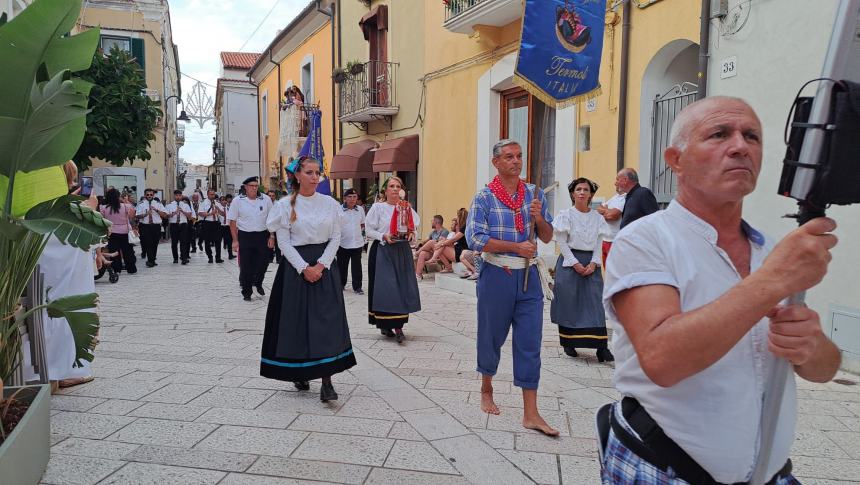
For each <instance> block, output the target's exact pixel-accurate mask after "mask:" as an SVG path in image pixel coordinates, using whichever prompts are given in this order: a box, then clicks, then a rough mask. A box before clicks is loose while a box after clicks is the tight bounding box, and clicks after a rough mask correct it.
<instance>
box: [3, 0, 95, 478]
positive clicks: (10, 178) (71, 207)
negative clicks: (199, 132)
mask: <svg viewBox="0 0 860 485" xmlns="http://www.w3.org/2000/svg"><path fill="white" fill-rule="evenodd" d="M80 8H81V0H35V1H34V2H33V3H32V4H31V5H30V6H28V7H27V8H25V9H24V10H23V11H22V12H21V13H20V14H19V15H18V16H16V17H15V18H14V19H13V20H11V21H8V22H7V19H6V17H5V16H3V17H0V66H3V68H4V72H5V74H4V75H3V81H2V82H0V477H3V478H2V482H3V483H16V484H18V483H20V484H29V483H38V482H39V479H40V478H41V476H42V474H43V473H44V471H45V468H46V466H47V462H48V457H49V454H50V447H49V429H50V422H49V409H50V403H49V401H50V389H49V388H48V386H46V385H42V386H19V387H5V388H4V385H3V382H4V381H5V382H9V380H10V378H11V377H12V375H13V374H15V372H16V370H18V368H19V367H20V366H21V365H22V352H21V334H20V330H19V326H20V325H21V323H22V322H23V321H24V320H25V319H26V318H27V316H28V315H30V314H33V313H35V312H41V311H47V313H48V315H49V316H51V317H55V318H56V317H65V318H66V319H67V320H68V322H69V326H70V327H71V329H72V333H73V335H74V340H75V347H76V349H77V350H76V356H75V359H76V360H75V364H77V363H78V362H80V361H81V359H83V360H88V361H92V358H93V356H92V353H91V352H90V350H89V346H90V343H91V342H92V338H93V336H94V335H95V333H96V331H97V330H98V316H97V314H96V313H95V312H94V311H85V310H89V309H94V308H95V306H96V303H97V295H96V294H94V293H93V294H88V295H77V296H71V297H66V298H58V299H56V300H53V301H49V302H47V303H45V304H41V305H30V308H24V307H22V305H21V301H22V298H21V296H22V294H23V291H24V288H25V285H26V283H27V281H28V280H29V279H30V277H31V276H32V274H33V271H34V269H35V267H36V264H37V262H38V260H39V256H40V255H41V254H42V251H43V250H44V248H45V244H46V241H47V239H48V238H49V237H55V238H57V239H58V240H60V241H61V242H62V243H64V244H69V245H72V246H74V247H77V248H80V249H81V250H89V248H90V246H92V245H93V244H95V243H97V242H98V241H100V240H101V239H102V238H103V237H104V236H105V235H106V233H107V228H108V226H109V225H110V224H109V223H108V222H107V221H105V220H104V219H103V218H102V217H101V215H99V214H98V213H97V212H94V211H93V210H91V209H90V208H89V207H87V206H85V205H82V202H83V199H82V198H80V197H76V196H72V195H68V193H67V192H68V191H67V187H66V185H65V177H63V175H62V169H61V166H62V165H63V164H64V163H65V162H66V161H67V160H69V159H71V158H72V156H73V155H74V154H75V152H76V151H77V149H78V147H79V146H80V144H81V141H82V140H83V136H84V133H85V131H86V115H87V112H88V109H87V102H88V94H89V90H90V88H91V85H90V84H88V83H86V82H85V81H82V80H80V79H76V78H75V77H73V73H75V72H79V71H83V70H85V69H87V68H88V67H89V66H90V63H91V62H92V58H93V53H94V52H95V49H96V45H97V44H98V40H99V31H98V29H92V30H89V31H86V32H83V33H81V34H77V35H69V34H68V32H71V31H72V30H73V29H74V26H75V21H76V19H77V18H78V15H79V13H80ZM82 310H84V311H82ZM70 364H72V363H71V362H70Z"/></svg>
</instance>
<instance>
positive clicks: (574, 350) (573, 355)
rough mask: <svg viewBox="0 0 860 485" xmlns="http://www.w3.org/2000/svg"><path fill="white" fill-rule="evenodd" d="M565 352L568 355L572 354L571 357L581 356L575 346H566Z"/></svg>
mask: <svg viewBox="0 0 860 485" xmlns="http://www.w3.org/2000/svg"><path fill="white" fill-rule="evenodd" d="M564 353H565V354H566V355H569V356H571V357H579V354H577V353H576V349H575V348H573V347H565V348H564Z"/></svg>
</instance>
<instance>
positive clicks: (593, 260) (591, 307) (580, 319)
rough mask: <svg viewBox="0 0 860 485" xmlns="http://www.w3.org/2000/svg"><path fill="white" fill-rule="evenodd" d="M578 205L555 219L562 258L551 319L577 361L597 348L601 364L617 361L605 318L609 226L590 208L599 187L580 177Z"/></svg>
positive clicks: (575, 189)
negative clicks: (603, 264) (580, 351)
mask: <svg viewBox="0 0 860 485" xmlns="http://www.w3.org/2000/svg"><path fill="white" fill-rule="evenodd" d="M567 190H568V191H569V192H570V196H571V199H572V200H573V207H571V208H570V209H566V210H563V211H561V212H559V213H558V215H557V216H556V217H555V219H553V221H552V227H553V233H554V234H555V240H556V242H558V245H559V247H560V248H561V255H560V256H559V257H558V262H557V263H556V265H555V287H554V293H555V297H554V298H553V300H552V305H551V306H550V318H551V319H552V322H553V323H555V324H557V325H558V336H559V340H560V341H561V346H562V347H564V353H565V354H567V355H569V356H571V357H576V356H577V353H576V349H577V348H590V349H597V359H598V360H599V361H600V362H604V361H612V360H614V359H613V357H612V353H611V352H610V351H609V348H608V347H607V343H608V336H607V334H606V314H605V313H604V311H603V301H602V296H603V276H602V275H601V273H600V259H601V254H602V253H601V243H602V237H601V236H602V235H604V234H608V233H609V226H607V224H606V221H605V220H604V219H603V216H601V215H600V214H599V213H598V212H597V211H595V210H592V209H591V208H590V207H589V204H590V203H591V199H592V197H594V193H595V192H597V184H596V183H594V182H592V181H591V180H588V179H587V178H584V177H581V178H578V179H576V180H574V181H573V182H571V183H570V185H568V186H567Z"/></svg>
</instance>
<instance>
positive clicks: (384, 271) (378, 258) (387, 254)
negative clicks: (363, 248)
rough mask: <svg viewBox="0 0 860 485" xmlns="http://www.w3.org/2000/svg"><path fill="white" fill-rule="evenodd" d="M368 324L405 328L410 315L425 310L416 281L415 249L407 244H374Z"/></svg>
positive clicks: (369, 261)
mask: <svg viewBox="0 0 860 485" xmlns="http://www.w3.org/2000/svg"><path fill="white" fill-rule="evenodd" d="M367 278H368V285H369V286H368V291H367V314H368V323H370V324H371V325H375V326H376V327H377V328H381V329H386V330H392V329H396V328H403V325H405V324H406V322H408V321H409V314H410V313H415V312H417V311H420V310H421V295H420V294H419V293H418V282H417V281H415V267H414V262H413V261H412V250H411V249H410V248H409V244H408V243H407V242H405V241H403V242H397V243H394V244H385V245H382V244H379V241H373V244H372V245H371V246H370V252H369V253H368V255H367Z"/></svg>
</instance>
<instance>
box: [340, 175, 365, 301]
mask: <svg viewBox="0 0 860 485" xmlns="http://www.w3.org/2000/svg"><path fill="white" fill-rule="evenodd" d="M357 203H358V192H356V191H355V189H347V190H346V192H344V193H343V213H342V214H341V230H340V248H339V249H338V250H337V265H338V269H339V270H340V283H341V284H342V285H343V289H344V290H345V289H346V274H347V270H348V269H349V268H350V266H351V267H352V291H354V292H356V293H357V294H359V295H363V294H364V291H362V289H361V281H362V278H363V275H362V274H361V253H362V251H363V250H364V234H363V233H362V231H363V230H364V208H363V207H361V206H360V205H356V204H357ZM350 262H351V264H350Z"/></svg>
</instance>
